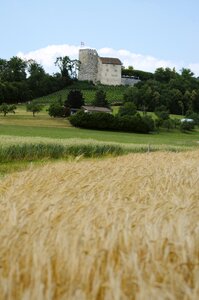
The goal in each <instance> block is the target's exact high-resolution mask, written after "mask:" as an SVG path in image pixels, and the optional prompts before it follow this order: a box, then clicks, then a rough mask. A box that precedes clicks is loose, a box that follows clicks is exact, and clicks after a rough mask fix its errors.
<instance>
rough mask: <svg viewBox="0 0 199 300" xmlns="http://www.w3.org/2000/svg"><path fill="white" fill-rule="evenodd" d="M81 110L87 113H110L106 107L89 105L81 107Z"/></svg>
mask: <svg viewBox="0 0 199 300" xmlns="http://www.w3.org/2000/svg"><path fill="white" fill-rule="evenodd" d="M82 108H83V109H84V110H87V111H89V112H111V111H112V110H111V109H110V108H107V107H100V106H91V105H83V106H82Z"/></svg>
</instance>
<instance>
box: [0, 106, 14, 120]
mask: <svg viewBox="0 0 199 300" xmlns="http://www.w3.org/2000/svg"><path fill="white" fill-rule="evenodd" d="M16 109H17V107H16V105H14V104H13V105H8V104H7V103H2V104H1V105H0V113H3V114H4V117H5V116H6V115H7V114H8V113H13V114H15V110H16Z"/></svg>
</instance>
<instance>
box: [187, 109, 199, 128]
mask: <svg viewBox="0 0 199 300" xmlns="http://www.w3.org/2000/svg"><path fill="white" fill-rule="evenodd" d="M186 118H188V119H193V120H194V124H195V125H199V113H195V112H193V111H187V113H186Z"/></svg>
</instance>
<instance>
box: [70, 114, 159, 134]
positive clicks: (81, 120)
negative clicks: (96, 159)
mask: <svg viewBox="0 0 199 300" xmlns="http://www.w3.org/2000/svg"><path fill="white" fill-rule="evenodd" d="M69 120H70V122H71V124H72V125H73V126H75V127H82V128H88V129H98V130H117V131H126V132H139V133H149V132H150V131H153V130H154V121H153V119H152V118H151V117H148V116H144V117H141V116H140V115H139V114H136V115H134V116H119V115H116V116H113V115H111V114H107V113H92V114H90V113H85V112H83V111H79V112H77V113H76V114H74V115H72V116H70V118H69Z"/></svg>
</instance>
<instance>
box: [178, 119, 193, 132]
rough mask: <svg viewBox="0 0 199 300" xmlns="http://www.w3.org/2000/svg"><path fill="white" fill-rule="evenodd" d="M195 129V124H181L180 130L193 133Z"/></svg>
mask: <svg viewBox="0 0 199 300" xmlns="http://www.w3.org/2000/svg"><path fill="white" fill-rule="evenodd" d="M193 129H194V122H186V121H184V122H181V124H180V130H181V131H183V132H185V131H191V130H193Z"/></svg>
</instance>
